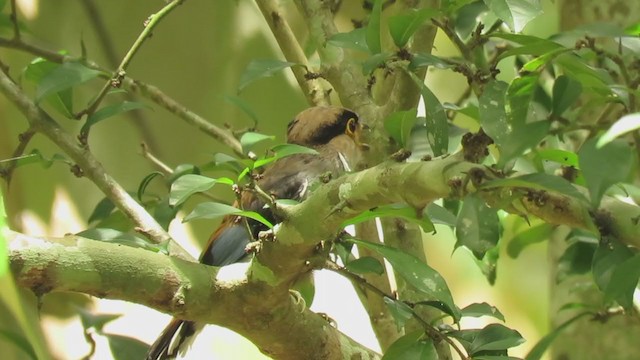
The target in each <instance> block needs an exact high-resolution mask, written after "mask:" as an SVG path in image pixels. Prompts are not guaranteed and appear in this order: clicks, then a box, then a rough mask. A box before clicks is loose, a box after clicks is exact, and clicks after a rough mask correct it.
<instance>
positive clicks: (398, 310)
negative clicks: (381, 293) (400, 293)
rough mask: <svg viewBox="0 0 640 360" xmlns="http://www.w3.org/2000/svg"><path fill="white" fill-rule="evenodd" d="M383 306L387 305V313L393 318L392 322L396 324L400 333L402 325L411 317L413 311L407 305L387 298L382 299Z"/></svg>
mask: <svg viewBox="0 0 640 360" xmlns="http://www.w3.org/2000/svg"><path fill="white" fill-rule="evenodd" d="M383 300H384V304H385V305H387V309H389V313H391V316H393V320H394V321H395V322H396V327H397V329H398V331H401V330H402V328H403V327H404V324H405V323H406V322H407V321H408V320H410V319H411V318H412V317H413V311H412V310H411V308H410V307H409V305H407V304H405V303H403V302H402V301H398V300H394V299H391V298H388V297H386V296H385V297H384V298H383Z"/></svg>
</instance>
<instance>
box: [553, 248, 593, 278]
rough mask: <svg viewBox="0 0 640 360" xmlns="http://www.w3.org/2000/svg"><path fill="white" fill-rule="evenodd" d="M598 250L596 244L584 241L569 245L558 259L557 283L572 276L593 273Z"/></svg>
mask: <svg viewBox="0 0 640 360" xmlns="http://www.w3.org/2000/svg"><path fill="white" fill-rule="evenodd" d="M596 248H597V247H596V245H595V244H592V243H587V242H584V241H576V242H574V243H573V244H571V245H569V247H568V248H567V250H565V251H564V253H563V254H562V256H560V259H558V270H557V271H556V281H557V282H560V281H562V280H564V279H566V278H567V277H568V276H570V275H582V274H586V273H587V272H589V271H591V264H592V263H593V256H594V254H595V251H596Z"/></svg>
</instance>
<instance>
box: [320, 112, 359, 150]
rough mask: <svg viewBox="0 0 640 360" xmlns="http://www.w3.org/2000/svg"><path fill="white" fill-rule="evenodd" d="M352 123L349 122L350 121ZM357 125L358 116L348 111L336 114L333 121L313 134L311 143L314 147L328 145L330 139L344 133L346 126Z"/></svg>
mask: <svg viewBox="0 0 640 360" xmlns="http://www.w3.org/2000/svg"><path fill="white" fill-rule="evenodd" d="M352 119H353V121H349V120H352ZM357 124H358V115H356V113H354V112H353V111H350V110H344V111H342V112H341V113H339V114H337V116H336V119H335V121H332V122H328V123H327V124H326V125H325V126H323V127H322V128H320V129H318V132H317V133H316V134H314V136H313V141H312V143H313V144H314V145H321V144H326V143H328V142H329V141H330V140H331V139H333V138H334V137H336V136H338V135H342V134H344V133H345V132H346V130H347V126H353V127H354V129H353V131H354V132H355V127H356V126H357Z"/></svg>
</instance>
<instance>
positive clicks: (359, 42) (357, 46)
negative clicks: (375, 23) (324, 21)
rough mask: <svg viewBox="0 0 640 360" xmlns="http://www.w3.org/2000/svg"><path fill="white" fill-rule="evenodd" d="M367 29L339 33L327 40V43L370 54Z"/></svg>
mask: <svg viewBox="0 0 640 360" xmlns="http://www.w3.org/2000/svg"><path fill="white" fill-rule="evenodd" d="M366 32H367V30H366V29H365V28H358V29H354V30H352V31H350V32H345V33H337V34H335V35H333V36H332V37H330V38H329V40H327V43H329V44H331V45H333V46H336V47H341V48H345V49H353V50H359V51H364V52H368V51H369V48H368V47H367V39H366Z"/></svg>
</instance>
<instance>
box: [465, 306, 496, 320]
mask: <svg viewBox="0 0 640 360" xmlns="http://www.w3.org/2000/svg"><path fill="white" fill-rule="evenodd" d="M460 311H461V312H462V316H463V317H480V316H491V317H493V318H496V319H498V320H502V321H505V320H504V315H502V313H501V312H500V310H498V308H497V307H495V306H492V305H489V304H487V303H486V302H483V303H473V304H470V305H469V306H466V307H464V308H463V309H461V310H460Z"/></svg>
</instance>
